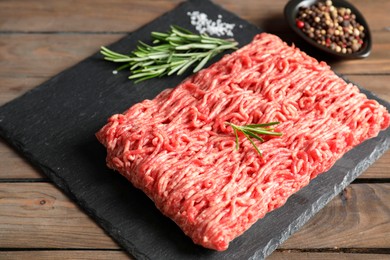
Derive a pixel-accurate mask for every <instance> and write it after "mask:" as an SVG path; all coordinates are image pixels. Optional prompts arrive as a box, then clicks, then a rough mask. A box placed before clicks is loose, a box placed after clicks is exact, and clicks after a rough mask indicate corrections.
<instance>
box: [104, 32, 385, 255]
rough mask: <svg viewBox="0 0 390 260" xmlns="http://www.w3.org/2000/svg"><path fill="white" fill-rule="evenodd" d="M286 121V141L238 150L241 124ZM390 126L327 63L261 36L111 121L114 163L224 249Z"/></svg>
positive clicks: (190, 228) (188, 228)
mask: <svg viewBox="0 0 390 260" xmlns="http://www.w3.org/2000/svg"><path fill="white" fill-rule="evenodd" d="M271 121H279V122H280V124H279V125H278V126H277V129H276V130H277V131H280V132H282V133H283V136H281V137H267V136H266V137H264V138H265V140H266V141H265V142H263V143H259V142H258V141H255V142H256V145H257V146H258V147H259V148H260V149H261V150H262V151H263V156H262V157H261V156H260V155H259V154H258V153H257V152H256V150H255V149H254V148H253V146H252V145H251V144H250V142H249V141H248V140H246V138H245V136H239V143H240V148H239V150H238V151H237V150H236V149H235V135H234V134H233V129H232V128H231V127H229V126H228V125H226V124H225V122H231V123H234V124H236V125H244V124H254V123H266V122H271ZM389 124H390V116H389V113H388V112H387V111H386V109H385V108H384V107H383V106H381V105H380V104H379V103H377V102H376V101H375V100H369V99H367V97H366V96H365V95H364V94H362V93H360V92H359V89H358V88H357V87H356V86H354V85H352V84H347V83H346V82H345V81H344V80H343V79H341V78H339V77H338V76H337V75H335V73H334V72H332V71H331V70H330V68H329V66H328V65H327V64H325V63H323V62H320V63H319V62H317V61H316V60H315V59H313V58H311V57H309V56H308V55H306V54H305V53H304V52H302V51H300V50H299V49H297V48H295V47H290V46H288V45H287V44H285V43H284V42H283V41H282V40H281V39H279V38H278V37H277V36H274V35H271V34H266V33H262V34H259V35H257V36H256V37H255V38H254V40H253V41H252V42H251V43H250V44H248V45H246V46H244V47H243V48H241V49H239V50H237V51H236V52H234V53H232V54H229V55H225V56H224V57H223V58H222V59H221V60H220V61H219V62H216V63H215V64H213V65H212V66H210V67H209V68H207V69H204V70H202V71H200V72H198V73H197V74H195V75H193V76H191V77H189V78H187V79H186V80H185V81H183V82H182V83H181V84H180V85H178V86H177V87H176V88H171V89H167V90H165V91H163V92H162V93H160V94H159V95H158V96H157V97H156V98H154V99H153V100H145V101H143V102H141V103H138V104H136V105H134V106H132V107H131V108H129V109H128V110H127V111H126V112H124V113H123V114H117V115H113V116H112V117H111V118H110V119H109V120H108V123H107V124H106V125H105V126H104V127H103V128H102V129H101V130H100V131H99V132H98V133H97V138H98V139H99V141H100V142H101V143H102V144H103V145H104V146H105V147H106V148H107V153H108V154H107V164H108V166H109V167H110V168H112V169H115V170H116V171H118V172H120V173H121V174H122V175H123V176H125V177H126V178H127V179H128V180H130V181H131V183H132V184H133V185H134V186H135V187H137V188H139V189H141V190H142V191H144V192H145V193H146V195H147V196H149V197H150V199H152V200H153V201H154V203H155V205H156V206H157V208H158V209H159V210H160V211H161V212H162V213H163V214H165V215H166V216H168V217H170V218H171V219H172V220H173V221H175V222H176V223H177V225H179V226H180V228H181V229H182V230H183V231H184V233H185V234H187V235H188V236H189V237H191V238H192V240H193V241H194V243H196V244H200V245H202V246H204V247H207V248H211V249H215V250H225V249H227V247H228V244H229V242H230V241H231V240H233V239H234V238H236V237H237V236H239V235H241V234H242V233H243V232H244V231H245V230H247V229H248V228H249V227H250V226H251V225H252V224H253V223H255V222H256V221H257V220H259V219H260V218H262V217H263V216H264V215H265V214H266V213H267V212H270V211H272V210H273V209H275V208H278V207H280V206H282V205H283V204H284V203H285V202H286V200H287V198H288V197H289V196H291V195H292V194H293V193H295V192H296V191H298V190H299V189H301V188H302V187H304V186H306V185H307V184H308V183H309V181H310V180H311V179H313V178H315V177H316V176H317V175H318V174H320V173H323V172H325V171H327V170H328V169H330V168H331V167H332V165H333V164H334V163H335V162H336V160H338V159H339V158H341V157H342V156H343V154H344V153H346V152H347V151H348V150H350V149H351V148H353V147H354V146H356V145H358V144H359V143H361V142H363V141H364V140H366V139H368V138H371V137H374V136H376V135H377V134H378V133H379V131H381V129H385V128H387V127H388V126H389Z"/></svg>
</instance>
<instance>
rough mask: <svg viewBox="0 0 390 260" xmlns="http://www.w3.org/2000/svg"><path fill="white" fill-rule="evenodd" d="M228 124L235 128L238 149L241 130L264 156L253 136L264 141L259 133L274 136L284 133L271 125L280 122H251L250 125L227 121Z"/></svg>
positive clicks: (237, 147)
mask: <svg viewBox="0 0 390 260" xmlns="http://www.w3.org/2000/svg"><path fill="white" fill-rule="evenodd" d="M226 124H227V125H229V126H231V127H232V128H233V132H234V135H235V136H236V150H238V149H239V140H238V132H241V133H242V134H243V135H244V136H245V137H246V138H247V139H248V140H249V142H250V143H251V144H252V145H253V147H254V148H255V149H256V151H257V152H258V153H259V154H260V156H262V152H261V151H260V149H259V148H258V147H257V146H256V144H255V142H254V141H253V140H252V139H253V138H254V139H256V140H259V141H260V142H264V139H263V138H262V137H261V136H259V135H272V136H281V135H283V134H282V133H280V132H275V128H273V127H271V126H274V125H277V124H279V122H270V123H264V124H250V125H242V126H239V125H235V124H233V123H229V122H226Z"/></svg>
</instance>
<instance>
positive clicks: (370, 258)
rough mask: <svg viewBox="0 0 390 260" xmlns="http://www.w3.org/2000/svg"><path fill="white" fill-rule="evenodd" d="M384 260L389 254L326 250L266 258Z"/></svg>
mask: <svg viewBox="0 0 390 260" xmlns="http://www.w3.org/2000/svg"><path fill="white" fill-rule="evenodd" d="M327 259H333V260H378V259H382V260H386V259H390V255H384V254H375V253H337V252H335V253H328V252H278V251H276V252H274V253H272V254H271V255H270V256H269V257H268V258H267V260H327Z"/></svg>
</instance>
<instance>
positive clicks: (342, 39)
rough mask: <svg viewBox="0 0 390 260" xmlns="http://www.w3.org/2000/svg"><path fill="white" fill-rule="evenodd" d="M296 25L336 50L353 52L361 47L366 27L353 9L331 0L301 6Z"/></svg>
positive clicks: (317, 40)
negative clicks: (335, 3) (357, 19)
mask: <svg viewBox="0 0 390 260" xmlns="http://www.w3.org/2000/svg"><path fill="white" fill-rule="evenodd" d="M296 25H297V27H298V28H300V29H301V30H302V31H303V32H304V33H305V34H306V35H308V36H309V37H310V38H311V39H313V40H314V41H315V42H317V43H318V44H321V45H324V46H326V47H328V48H330V49H332V50H334V51H336V52H341V53H353V52H357V51H359V50H360V49H361V47H362V45H363V39H364V36H365V34H364V27H363V26H362V25H361V24H359V23H358V22H357V21H356V15H355V14H353V13H352V11H351V9H349V8H345V7H335V6H334V5H333V3H332V1H331V0H327V1H322V2H321V1H319V2H317V3H316V4H314V5H311V6H309V7H300V8H299V11H298V15H297V18H296Z"/></svg>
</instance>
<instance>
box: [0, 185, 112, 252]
mask: <svg viewBox="0 0 390 260" xmlns="http://www.w3.org/2000/svg"><path fill="white" fill-rule="evenodd" d="M0 248H111V249H118V248H119V246H118V245H117V244H116V243H115V242H114V241H113V240H112V239H111V238H110V237H109V236H108V235H106V234H105V233H104V231H103V230H102V229H101V228H100V227H98V226H97V224H95V222H94V221H92V220H91V219H90V218H89V217H88V216H87V215H86V214H84V213H83V212H82V211H81V210H80V209H79V208H78V207H77V206H76V205H75V204H74V203H73V202H72V201H70V200H69V199H68V198H67V197H66V196H65V195H64V194H63V193H62V192H60V191H59V190H58V189H57V188H56V187H54V185H53V184H50V183H13V184H12V185H10V184H8V183H0Z"/></svg>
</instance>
